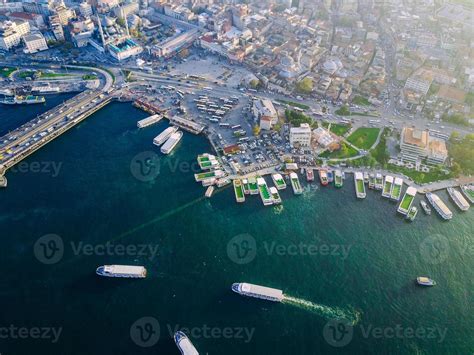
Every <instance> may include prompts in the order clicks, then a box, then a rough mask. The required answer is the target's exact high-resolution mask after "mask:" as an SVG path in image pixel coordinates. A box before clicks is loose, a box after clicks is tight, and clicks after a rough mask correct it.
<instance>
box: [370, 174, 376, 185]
mask: <svg viewBox="0 0 474 355" xmlns="http://www.w3.org/2000/svg"><path fill="white" fill-rule="evenodd" d="M369 189H375V174H373V173H370V174H369Z"/></svg>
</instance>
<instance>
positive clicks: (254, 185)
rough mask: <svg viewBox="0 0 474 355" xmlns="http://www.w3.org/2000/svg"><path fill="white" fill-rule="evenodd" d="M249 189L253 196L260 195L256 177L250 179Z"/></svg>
mask: <svg viewBox="0 0 474 355" xmlns="http://www.w3.org/2000/svg"><path fill="white" fill-rule="evenodd" d="M248 181H249V189H250V194H251V195H258V185H257V178H256V177H255V176H253V177H249V179H248Z"/></svg>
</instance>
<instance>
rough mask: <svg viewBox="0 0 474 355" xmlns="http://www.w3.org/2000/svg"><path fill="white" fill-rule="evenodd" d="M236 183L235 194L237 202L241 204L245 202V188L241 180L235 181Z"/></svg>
mask: <svg viewBox="0 0 474 355" xmlns="http://www.w3.org/2000/svg"><path fill="white" fill-rule="evenodd" d="M233 183H234V193H235V200H236V201H237V202H239V203H242V202H245V194H244V188H243V187H242V181H241V180H240V179H235V180H234V181H233Z"/></svg>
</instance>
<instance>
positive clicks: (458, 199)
mask: <svg viewBox="0 0 474 355" xmlns="http://www.w3.org/2000/svg"><path fill="white" fill-rule="evenodd" d="M448 194H449V197H451V200H453V202H454V203H455V204H456V206H458V208H459V209H460V210H461V211H464V212H465V211H467V210H468V209H469V203H468V202H467V201H466V199H465V198H464V197H463V195H462V194H461V193H460V192H459V191H458V190H456V189H455V188H454V187H448Z"/></svg>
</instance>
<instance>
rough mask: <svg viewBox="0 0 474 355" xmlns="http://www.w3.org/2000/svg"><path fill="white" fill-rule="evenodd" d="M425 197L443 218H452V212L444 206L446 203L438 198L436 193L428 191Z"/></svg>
mask: <svg viewBox="0 0 474 355" xmlns="http://www.w3.org/2000/svg"><path fill="white" fill-rule="evenodd" d="M426 198H427V199H428V202H429V203H430V204H431V206H433V208H434V209H435V211H436V212H438V214H439V215H440V216H441V217H442V218H443V219H445V220H450V219H451V218H453V213H452V212H451V210H450V209H449V208H448V206H446V204H445V203H444V202H443V201H442V200H441V199H440V198H439V196H438V195H436V194H434V193H432V192H428V193H426Z"/></svg>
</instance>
